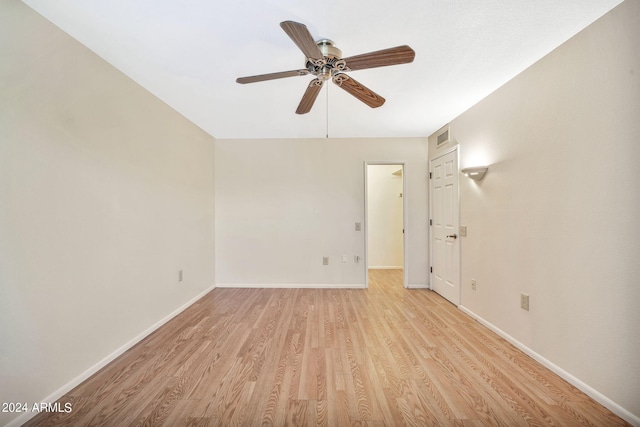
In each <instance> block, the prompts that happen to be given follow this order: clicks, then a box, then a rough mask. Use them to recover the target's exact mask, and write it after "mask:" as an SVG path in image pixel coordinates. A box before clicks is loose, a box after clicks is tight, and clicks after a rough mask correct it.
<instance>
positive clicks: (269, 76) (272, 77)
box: [236, 70, 309, 84]
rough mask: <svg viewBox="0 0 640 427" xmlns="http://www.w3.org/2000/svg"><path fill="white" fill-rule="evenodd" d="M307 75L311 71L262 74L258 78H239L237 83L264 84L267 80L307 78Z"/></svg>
mask: <svg viewBox="0 0 640 427" xmlns="http://www.w3.org/2000/svg"><path fill="white" fill-rule="evenodd" d="M307 74H309V70H291V71H281V72H279V73H270V74H260V75H257V76H249V77H239V78H237V79H236V82H237V83H241V84H245V83H255V82H263V81H265V80H275V79H282V78H285V77H294V76H305V75H307Z"/></svg>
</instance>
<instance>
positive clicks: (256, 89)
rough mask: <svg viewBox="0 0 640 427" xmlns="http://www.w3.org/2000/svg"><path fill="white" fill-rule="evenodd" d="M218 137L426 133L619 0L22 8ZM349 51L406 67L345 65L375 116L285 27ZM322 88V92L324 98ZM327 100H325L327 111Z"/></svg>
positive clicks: (252, 0)
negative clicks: (380, 101)
mask: <svg viewBox="0 0 640 427" xmlns="http://www.w3.org/2000/svg"><path fill="white" fill-rule="evenodd" d="M24 2H25V3H27V4H28V5H30V6H31V7H32V8H33V9H35V10H36V11H38V12H39V13H40V14H42V15H43V16H45V17H46V18H47V19H49V20H50V21H52V22H53V23H54V24H56V25H57V26H59V27H60V28H62V29H63V30H64V31H66V32H67V33H69V34H70V35H71V36H72V37H74V38H75V39H77V40H78V41H80V42H81V43H83V44H84V45H86V46H87V47H88V48H89V49H91V50H93V51H94V52H96V53H97V54H98V55H100V56H101V57H102V58H104V59H105V60H106V61H108V62H109V63H111V64H112V65H113V66H115V67H116V68H118V69H119V70H121V71H122V72H124V73H125V74H126V75H128V76H129V77H131V78H132V79H133V80H135V81H136V82H138V83H139V84H140V85H142V86H143V87H145V88H146V89H147V90H149V91H150V92H152V93H153V94H155V95H156V96H158V97H159V98H160V99H162V100H163V101H165V102H166V103H167V104H169V105H170V106H171V107H173V108H174V109H176V110H177V111H179V112H180V113H182V114H183V115H184V116H186V117H187V118H189V119H190V120H191V121H193V122H194V123H195V124H197V125H198V126H200V127H201V128H202V129H204V130H205V131H207V132H208V133H210V134H211V135H213V136H214V137H216V138H307V137H309V138H316V137H325V136H326V134H327V128H328V135H329V137H336V138H338V137H389V136H395V137H400V136H428V135H430V134H431V133H433V132H434V131H435V130H437V129H438V128H439V127H441V126H442V125H444V124H446V123H447V122H448V121H450V120H451V119H453V118H455V117H456V116H457V115H459V114H460V113H462V112H463V111H465V110H466V109H468V108H469V107H471V106H472V105H473V104H475V103H476V102H478V101H479V100H481V99H482V98H484V97H485V96H487V95H488V94H489V93H491V92H492V91H494V90H495V89H497V88H498V87H500V86H501V85H502V84H504V83H505V82H507V81H508V80H510V79H511V78H512V77H514V76H515V75H516V74H518V73H519V72H521V71H522V70H524V69H525V68H526V67H528V66H530V65H531V64H533V63H534V62H536V61H537V60H538V59H540V58H541V57H543V56H544V55H546V54H547V53H549V52H550V51H551V50H553V49H554V48H555V47H557V46H559V45H560V44H562V43H563V42H564V41H566V40H567V39H569V38H570V37H571V36H573V35H574V34H576V33H577V32H578V31H580V30H581V29H583V28H584V27H586V26H587V25H589V24H590V23H591V22H593V21H595V20H596V19H597V18H599V17H600V16H602V15H603V14H605V13H606V12H607V11H609V10H610V9H612V8H613V7H615V6H616V5H617V4H619V3H621V1H620V0H561V1H559V0H535V1H533V0H394V1H393V2H389V1H384V0H351V1H346V0H324V1H322V2H318V1H306V0H305V1H303V0H231V1H220V0H182V1H176V0H173V1H169V0H136V1H132V0H109V1H107V0H56V1H51V0H24ZM285 20H293V21H297V22H301V23H304V24H305V25H307V27H308V28H309V31H310V32H311V34H312V35H313V36H314V38H316V39H319V38H329V39H331V40H333V41H334V42H335V43H336V45H337V46H338V47H339V48H340V49H341V50H342V52H343V56H344V57H347V56H352V55H356V54H360V53H365V52H371V51H375V50H379V49H384V48H388V47H394V46H398V45H403V44H408V45H409V46H411V47H412V48H413V49H414V50H415V51H416V58H415V61H414V62H413V63H411V64H404V65H397V66H392V67H384V68H375V69H370V70H360V71H353V72H352V73H351V75H352V76H353V77H354V78H356V79H357V80H358V81H359V82H360V83H362V84H364V85H366V86H367V87H369V88H370V89H372V90H373V91H375V92H377V93H378V94H380V95H381V96H383V97H384V98H386V99H387V102H386V103H385V105H383V106H382V107H380V108H377V109H371V108H369V107H367V106H366V105H365V104H363V103H361V102H360V101H358V100H357V99H355V98H353V97H352V96H351V95H349V94H347V93H346V92H344V91H342V90H341V89H339V88H338V87H337V86H335V85H333V84H326V85H325V88H323V90H322V92H321V93H320V96H318V99H317V101H316V104H315V105H314V107H313V109H312V110H311V112H310V113H309V114H306V115H302V116H301V115H297V114H295V109H296V107H297V105H298V103H299V101H300V99H301V98H302V94H303V93H304V91H305V89H306V86H307V84H308V82H309V81H310V80H311V79H312V76H302V77H291V78H286V79H280V80H272V81H266V82H260V83H253V84H246V85H240V84H237V83H236V82H235V79H236V77H241V76H248V75H254V74H264V73H271V72H276V71H287V70H294V69H299V68H304V62H305V58H304V56H303V54H302V53H301V52H300V51H299V50H298V48H297V47H296V46H295V44H294V43H293V42H292V41H291V40H290V39H289V37H288V36H287V35H286V34H285V33H284V31H282V29H281V28H280V26H279V23H280V22H281V21H285ZM327 87H328V92H327ZM327 102H328V105H327Z"/></svg>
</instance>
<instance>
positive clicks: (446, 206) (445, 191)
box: [429, 149, 460, 305]
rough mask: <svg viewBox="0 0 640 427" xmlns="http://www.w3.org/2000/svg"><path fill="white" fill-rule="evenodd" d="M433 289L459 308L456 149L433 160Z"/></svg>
mask: <svg viewBox="0 0 640 427" xmlns="http://www.w3.org/2000/svg"><path fill="white" fill-rule="evenodd" d="M429 171H430V174H431V175H430V176H431V179H430V192H431V221H430V225H431V227H430V229H431V289H433V290H434V291H436V292H437V293H439V294H440V295H442V296H443V297H445V298H446V299H448V300H449V301H451V302H452V303H454V304H455V305H458V304H460V238H459V236H458V229H459V222H460V218H459V208H460V206H459V199H458V151H457V149H455V150H453V151H451V152H449V153H447V154H444V155H442V156H440V157H437V158H435V159H433V160H431V164H430V167H429Z"/></svg>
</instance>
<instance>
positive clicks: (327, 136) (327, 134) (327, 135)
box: [325, 85, 329, 139]
mask: <svg viewBox="0 0 640 427" xmlns="http://www.w3.org/2000/svg"><path fill="white" fill-rule="evenodd" d="M326 86H327V116H326V117H327V133H326V136H325V137H326V138H327V139H329V85H326Z"/></svg>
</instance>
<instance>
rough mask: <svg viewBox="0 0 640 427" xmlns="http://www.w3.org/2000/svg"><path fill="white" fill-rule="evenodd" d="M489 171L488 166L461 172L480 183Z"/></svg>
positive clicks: (466, 169)
mask: <svg viewBox="0 0 640 427" xmlns="http://www.w3.org/2000/svg"><path fill="white" fill-rule="evenodd" d="M488 170H489V167H488V166H477V167H475V168H464V169H462V170H461V171H460V172H462V173H463V174H465V175H466V176H468V177H469V178H471V179H472V180H474V181H480V180H481V179H482V178H484V174H485V173H487V171H488Z"/></svg>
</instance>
